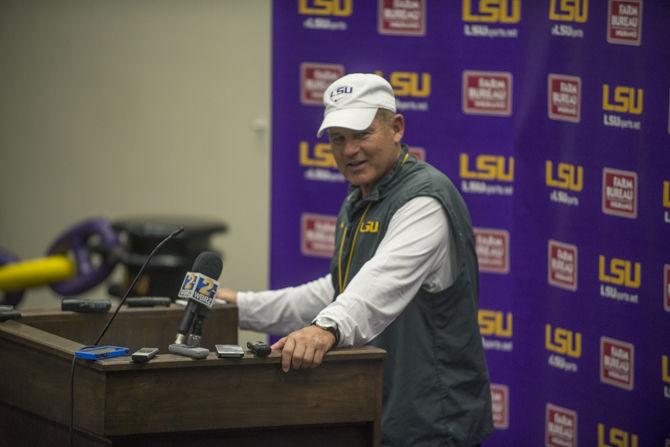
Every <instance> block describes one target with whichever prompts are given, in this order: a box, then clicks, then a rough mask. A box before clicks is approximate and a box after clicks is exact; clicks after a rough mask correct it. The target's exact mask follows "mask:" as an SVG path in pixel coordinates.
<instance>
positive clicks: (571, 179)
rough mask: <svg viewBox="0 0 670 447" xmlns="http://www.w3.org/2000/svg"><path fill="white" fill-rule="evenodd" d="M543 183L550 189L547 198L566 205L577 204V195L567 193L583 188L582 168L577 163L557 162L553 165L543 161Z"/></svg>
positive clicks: (550, 162)
mask: <svg viewBox="0 0 670 447" xmlns="http://www.w3.org/2000/svg"><path fill="white" fill-rule="evenodd" d="M545 183H546V185H547V186H548V187H550V188H555V189H552V190H551V192H550V193H549V200H551V201H552V202H556V203H560V204H563V205H568V206H579V197H577V196H574V195H571V194H569V193H570V192H581V191H582V190H583V189H584V168H583V167H582V166H579V165H573V164H570V163H563V162H559V163H557V164H556V166H554V162H552V161H551V160H546V161H545Z"/></svg>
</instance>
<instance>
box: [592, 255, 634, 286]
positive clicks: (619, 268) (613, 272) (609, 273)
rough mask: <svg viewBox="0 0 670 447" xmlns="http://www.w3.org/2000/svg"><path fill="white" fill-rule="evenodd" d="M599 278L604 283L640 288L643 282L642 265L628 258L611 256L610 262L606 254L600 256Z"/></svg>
mask: <svg viewBox="0 0 670 447" xmlns="http://www.w3.org/2000/svg"><path fill="white" fill-rule="evenodd" d="M598 279H600V281H602V282H604V283H609V284H614V285H617V286H624V287H628V288H630V289H639V288H640V283H641V282H642V265H641V264H640V263H639V262H636V263H634V264H633V263H632V262H631V261H628V260H626V259H619V258H611V259H610V260H609V264H608V263H607V258H605V256H603V255H600V256H598Z"/></svg>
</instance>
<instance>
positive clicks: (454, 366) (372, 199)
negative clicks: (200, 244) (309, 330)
mask: <svg viewBox="0 0 670 447" xmlns="http://www.w3.org/2000/svg"><path fill="white" fill-rule="evenodd" d="M418 196H430V197H433V198H435V199H437V200H438V201H439V202H440V203H441V204H442V206H443V207H444V210H445V211H446V214H447V216H448V217H449V224H450V226H451V228H452V232H453V235H454V240H455V244H456V249H457V253H458V260H459V265H458V271H457V276H456V279H455V282H454V284H453V285H452V286H451V287H449V288H447V289H445V290H442V291H440V292H437V293H429V292H426V291H425V290H423V289H420V290H419V293H418V294H417V295H416V296H415V297H414V299H412V301H411V302H410V304H409V305H408V306H407V307H406V308H405V310H404V311H403V312H402V313H401V314H400V316H399V317H398V318H397V319H396V320H395V321H394V322H393V323H391V324H390V325H389V326H388V327H387V328H386V329H385V330H384V332H382V333H381V334H380V335H379V336H378V337H376V338H375V339H374V340H372V341H371V342H370V344H371V345H374V346H378V347H380V348H383V349H385V350H386V351H387V352H388V355H387V357H386V360H385V361H384V394H383V404H382V433H383V436H382V444H383V445H384V446H398V447H408V446H412V447H417V446H431V447H432V446H472V445H476V444H478V443H480V442H481V441H482V440H483V439H484V438H485V437H486V436H487V435H488V434H489V433H490V432H491V430H492V417H491V392H490V389H489V376H488V369H487V367H486V361H485V358H484V350H483V347H482V340H481V336H480V334H479V324H478V321H477V307H478V304H479V276H478V267H477V255H476V253H475V247H474V237H473V234H472V224H471V222H470V216H469V213H468V211H467V208H466V206H465V203H464V202H463V199H462V197H461V196H460V194H459V193H458V191H457V190H456V188H455V187H454V185H453V184H452V183H451V181H450V180H449V179H448V178H447V177H446V176H445V175H444V174H442V173H441V172H439V171H438V170H436V169H435V168H433V167H432V166H430V165H428V164H426V163H424V162H422V161H418V160H416V159H415V158H414V157H413V156H411V155H409V154H408V153H407V151H406V147H403V150H402V152H401V155H400V157H399V159H398V161H397V162H396V165H395V166H394V167H393V168H392V170H391V171H390V172H389V173H388V174H386V175H385V176H384V177H383V178H382V179H381V180H380V181H379V182H378V183H377V185H375V186H374V188H373V189H372V191H370V194H369V195H368V197H366V198H365V199H362V198H361V194H360V191H359V190H358V188H351V189H350V193H349V196H348V197H347V199H346V200H345V202H344V204H343V205H342V208H341V209H340V213H339V216H338V218H337V233H336V239H335V244H336V245H335V255H334V256H333V259H332V261H331V268H330V272H331V275H332V278H333V285H334V287H335V295H336V296H337V295H339V294H340V293H341V292H342V290H343V289H344V288H346V284H348V282H349V280H350V279H351V278H352V277H353V276H355V275H356V273H357V272H358V270H359V269H360V268H361V266H362V265H363V264H364V263H365V262H366V261H367V260H368V259H370V258H371V257H372V256H373V255H374V254H375V251H376V250H377V247H378V246H379V243H380V242H381V240H382V239H383V237H384V235H385V234H386V230H387V228H388V224H389V222H390V220H391V217H392V216H393V214H394V213H395V212H396V211H397V210H398V209H399V208H400V207H402V206H403V205H404V204H405V203H407V202H408V201H409V200H411V199H413V198H415V197H418ZM352 245H353V248H352Z"/></svg>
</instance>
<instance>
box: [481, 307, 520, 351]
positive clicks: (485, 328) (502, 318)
mask: <svg viewBox="0 0 670 447" xmlns="http://www.w3.org/2000/svg"><path fill="white" fill-rule="evenodd" d="M477 319H478V320H479V332H480V334H481V335H482V342H483V344H484V349H486V350H494V351H512V350H513V349H514V344H513V342H512V340H511V338H512V312H502V311H498V310H491V309H479V312H478V313H477ZM489 337H495V338H489ZM500 339H508V340H507V341H505V340H500Z"/></svg>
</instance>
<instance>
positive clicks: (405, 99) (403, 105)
mask: <svg viewBox="0 0 670 447" xmlns="http://www.w3.org/2000/svg"><path fill="white" fill-rule="evenodd" d="M375 73H376V74H378V75H379V76H382V77H384V78H386V80H387V81H388V82H389V84H391V87H393V93H394V94H395V97H396V107H397V108H398V110H415V111H419V112H427V111H428V108H429V104H428V101H427V100H426V99H427V98H429V97H430V92H431V88H432V86H431V75H430V73H426V72H422V73H419V72H414V71H392V72H390V73H389V74H388V75H384V72H383V71H381V70H376V71H375Z"/></svg>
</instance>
